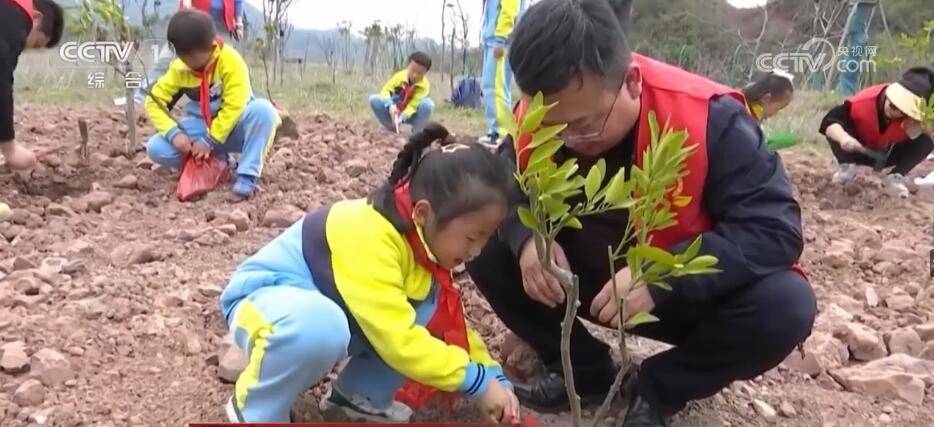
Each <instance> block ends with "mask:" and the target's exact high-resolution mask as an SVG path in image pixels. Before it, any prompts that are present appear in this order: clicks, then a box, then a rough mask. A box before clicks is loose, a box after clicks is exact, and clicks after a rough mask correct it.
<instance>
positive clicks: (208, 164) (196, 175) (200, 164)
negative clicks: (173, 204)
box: [175, 156, 229, 202]
mask: <svg viewBox="0 0 934 427" xmlns="http://www.w3.org/2000/svg"><path fill="white" fill-rule="evenodd" d="M228 174H229V172H228V170H227V162H226V161H225V160H224V159H221V158H219V157H217V156H210V158H209V159H208V160H202V159H196V158H194V157H192V156H188V157H187V158H185V163H184V164H183V165H182V175H181V176H180V177H179V178H178V189H177V190H176V191H175V196H176V197H178V200H179V201H182V202H190V201H192V200H195V199H197V198H199V197H201V196H203V195H205V194H207V193H210V192H211V191H213V190H214V189H215V188H217V186H218V185H221V184H223V183H224V182H226V181H227V177H228Z"/></svg>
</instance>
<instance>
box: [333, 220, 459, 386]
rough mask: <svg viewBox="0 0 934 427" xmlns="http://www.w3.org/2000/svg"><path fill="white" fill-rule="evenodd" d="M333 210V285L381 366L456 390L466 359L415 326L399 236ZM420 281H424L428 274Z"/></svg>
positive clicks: (389, 227) (403, 247)
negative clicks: (380, 359)
mask: <svg viewBox="0 0 934 427" xmlns="http://www.w3.org/2000/svg"><path fill="white" fill-rule="evenodd" d="M335 208H337V207H336V206H335V207H333V208H332V213H331V214H330V218H329V219H328V224H327V235H328V245H329V246H330V248H331V264H332V268H333V272H334V284H335V285H336V287H337V289H338V291H339V293H340V295H341V297H342V298H343V299H344V302H345V304H346V305H347V309H348V310H349V311H350V313H351V314H352V315H353V317H354V319H355V320H356V321H357V323H358V325H359V326H360V329H361V331H362V332H363V334H364V335H365V336H366V338H367V340H368V341H369V342H370V344H371V345H372V346H373V348H374V349H375V350H376V352H377V353H378V354H379V356H380V357H381V358H382V359H383V360H384V361H385V362H386V364H388V365H389V366H390V367H391V368H392V369H394V370H395V371H397V372H399V373H400V374H402V375H403V376H405V377H406V378H410V379H412V380H415V381H417V382H420V383H422V384H427V385H429V386H432V387H435V388H438V389H440V390H445V391H455V390H458V389H459V388H460V387H461V386H462V385H463V384H464V382H465V378H466V377H467V370H468V365H470V357H469V356H468V353H467V352H466V351H465V350H464V349H462V348H460V347H457V346H452V345H448V344H447V343H445V342H444V341H442V340H440V339H438V338H435V337H434V336H432V335H431V334H430V333H429V332H428V330H427V329H425V328H424V327H422V326H419V325H417V324H416V323H415V309H414V308H413V307H412V305H411V304H410V302H409V299H408V297H407V296H406V292H405V291H404V285H403V284H404V282H405V281H406V278H405V277H404V274H403V271H404V270H403V269H404V266H403V263H404V259H405V257H406V256H408V257H411V254H410V253H408V252H406V250H407V249H406V247H405V245H407V243H406V242H405V240H404V238H403V237H402V236H401V235H399V234H398V232H396V231H395V230H394V229H392V225H391V224H389V223H388V222H386V224H385V225H382V226H379V225H374V224H373V223H372V222H370V221H367V223H365V224H359V222H360V221H354V220H351V219H347V220H343V221H342V220H340V219H338V220H334V216H335V215H339V213H338V212H335V211H333V209H335ZM386 227H388V229H387V228H386ZM393 234H395V235H394V236H393ZM374 235H376V236H378V238H377V240H376V241H374ZM361 242H365V243H361ZM410 264H412V265H410V266H409V269H415V266H414V261H411V262H410ZM423 277H424V280H425V281H426V282H427V281H428V280H429V277H428V273H427V271H424V276H423Z"/></svg>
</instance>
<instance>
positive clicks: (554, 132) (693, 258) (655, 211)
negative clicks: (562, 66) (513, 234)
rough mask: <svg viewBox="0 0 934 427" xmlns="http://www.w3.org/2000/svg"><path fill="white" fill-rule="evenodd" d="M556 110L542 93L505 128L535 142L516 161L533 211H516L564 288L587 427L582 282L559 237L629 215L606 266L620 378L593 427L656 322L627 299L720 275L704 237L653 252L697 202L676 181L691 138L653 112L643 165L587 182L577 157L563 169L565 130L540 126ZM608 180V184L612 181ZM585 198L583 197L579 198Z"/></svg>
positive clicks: (566, 324)
mask: <svg viewBox="0 0 934 427" xmlns="http://www.w3.org/2000/svg"><path fill="white" fill-rule="evenodd" d="M554 106H555V104H551V105H544V98H543V96H542V94H541V93H539V94H537V95H536V96H535V97H534V98H533V99H532V100H531V102H530V104H529V106H528V109H527V110H526V112H525V114H524V115H523V117H522V120H521V123H515V122H514V121H513V122H511V123H506V128H507V129H506V130H507V132H508V133H509V134H510V135H512V136H513V140H514V141H519V139H520V138H519V136H521V135H528V137H529V138H530V142H529V143H528V145H527V146H526V147H524V148H520V149H519V151H518V152H517V153H516V157H517V159H518V158H520V157H522V156H523V155H526V154H527V153H526V151H530V153H528V154H530V155H529V158H528V163H527V164H526V165H525V168H524V169H523V168H520V167H517V169H516V174H515V175H516V180H517V181H518V183H519V186H520V188H521V189H522V191H523V192H524V193H525V194H526V196H528V205H523V206H520V207H519V209H518V215H519V219H520V220H521V221H522V223H523V224H524V225H525V226H526V227H527V228H529V229H530V230H531V231H532V234H533V237H532V239H533V243H534V244H535V248H536V250H537V251H538V255H539V260H540V262H541V264H542V266H543V268H544V269H545V271H547V272H548V273H549V274H551V275H552V276H554V277H555V278H556V279H557V280H558V282H560V283H561V286H562V287H563V288H564V291H565V295H566V304H565V312H564V318H563V321H562V323H561V366H562V370H563V373H564V378H565V384H566V388H567V393H568V400H569V401H570V408H571V417H572V421H573V425H574V426H575V427H580V426H582V425H583V421H582V418H581V402H580V397H579V396H578V394H577V391H576V389H575V384H574V372H573V368H572V366H571V356H570V341H571V330H572V325H573V323H574V320H575V318H576V316H577V310H578V309H579V307H580V298H579V283H578V277H577V275H575V274H574V273H573V272H571V271H568V270H566V269H564V268H561V267H560V266H558V265H557V264H556V263H555V260H554V258H553V256H552V255H551V254H552V252H551V250H552V246H553V245H554V244H555V239H556V238H557V236H558V234H559V233H560V232H561V230H563V229H564V228H566V227H570V228H576V229H580V228H582V227H583V225H582V223H581V221H580V218H582V217H585V216H588V215H597V214H601V213H605V212H608V211H612V210H620V209H627V210H628V211H629V216H628V221H627V224H626V230H625V233H624V234H623V238H622V239H621V241H620V242H619V244H618V246H617V247H615V248H613V247H608V248H607V256H608V268H609V272H610V277H611V281H612V283H613V298H614V300H615V301H617V302H619V304H618V313H617V316H618V318H617V319H616V320H617V322H614V323H617V325H618V326H617V332H618V334H619V339H618V346H619V351H620V355H621V357H622V367H621V369H620V371H619V372H618V373H617V375H616V378H615V379H614V384H613V386H612V387H611V389H610V393H609V394H608V395H607V397H606V399H605V400H604V402H603V404H602V405H601V407H600V409H599V410H598V411H597V413H596V417H595V420H594V425H597V424H598V423H600V420H601V419H602V418H603V417H604V415H605V414H606V412H607V411H608V410H609V407H610V404H611V402H612V401H613V399H614V397H615V396H616V393H617V390H618V389H619V386H620V384H621V383H622V380H623V378H624V377H625V374H626V373H627V372H628V371H629V366H630V364H631V362H630V359H629V356H628V352H627V351H626V345H625V342H626V331H627V330H628V329H631V328H634V327H636V326H638V325H641V324H644V323H648V322H654V321H657V320H658V319H657V318H655V317H654V316H652V315H651V314H650V313H648V312H640V313H632V314H630V313H628V312H627V308H626V304H625V301H626V300H627V297H628V296H629V293H630V292H632V291H633V290H634V289H638V288H640V287H643V286H649V285H652V286H658V287H660V288H663V289H668V290H670V289H671V288H670V287H669V285H668V284H667V283H666V281H665V279H667V278H669V277H677V276H685V275H690V274H706V273H713V272H717V271H718V270H716V269H714V268H713V266H714V265H715V264H716V263H717V259H716V258H714V257H712V256H709V255H702V256H698V255H697V254H698V252H699V251H700V247H701V238H700V236H698V237H697V238H696V239H695V240H694V241H693V242H692V243H691V244H690V246H689V247H688V248H687V249H686V250H685V251H684V253H681V254H672V253H670V252H668V251H666V250H665V249H662V248H656V247H654V246H652V235H653V232H655V231H657V230H662V229H665V228H668V227H671V226H673V225H675V224H677V221H676V218H675V215H676V214H675V212H673V211H672V209H671V208H672V206H673V205H674V206H677V207H684V206H686V205H687V204H689V203H690V202H691V198H690V197H689V196H684V195H680V194H676V193H675V191H673V190H674V189H675V188H676V187H677V183H678V181H679V180H680V179H681V178H682V177H684V176H685V175H686V171H685V170H684V163H685V160H686V159H687V157H688V156H689V155H690V154H691V153H692V152H693V150H694V148H695V147H694V146H689V147H685V142H686V141H687V139H688V134H687V133H686V132H685V131H683V130H681V131H675V130H672V129H670V128H668V126H667V125H666V126H665V127H664V128H662V129H661V130H660V129H659V126H658V122H657V120H656V118H655V114H654V112H650V113H649V126H650V132H651V142H650V144H649V146H648V147H647V148H646V150H645V153H644V154H643V161H642V164H641V166H635V165H634V166H632V167H631V168H630V169H629V172H630V173H629V174H628V175H627V173H626V170H625V169H624V168H621V169H620V170H619V171H617V172H616V174H615V175H613V176H612V177H607V176H606V162H605V161H604V160H603V159H600V160H598V161H597V162H596V164H594V166H592V167H591V168H590V170H589V171H588V172H587V174H586V176H582V175H581V174H578V173H577V172H578V163H577V160H576V159H574V158H569V159H567V160H564V162H563V163H562V164H561V165H560V166H558V164H557V163H556V162H555V155H556V154H557V153H558V152H559V150H560V149H561V147H562V146H563V145H564V143H563V141H561V139H560V138H559V134H560V133H561V131H563V130H564V128H565V127H566V125H564V124H558V125H553V126H546V127H542V126H541V124H542V120H543V119H544V117H545V116H546V115H547V113H548V111H549V110H550V109H551V108H553V107H554ZM607 179H608V182H607ZM581 195H583V198H581V197H580V196H581ZM623 260H625V262H626V266H628V267H629V269H630V285H629V286H627V287H625V288H623V289H619V288H618V287H617V283H616V273H617V271H618V268H619V267H620V261H623Z"/></svg>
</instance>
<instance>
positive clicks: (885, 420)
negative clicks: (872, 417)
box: [879, 414, 892, 424]
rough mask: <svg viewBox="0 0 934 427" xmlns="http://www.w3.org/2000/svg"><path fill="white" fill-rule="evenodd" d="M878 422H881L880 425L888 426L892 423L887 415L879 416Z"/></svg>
mask: <svg viewBox="0 0 934 427" xmlns="http://www.w3.org/2000/svg"><path fill="white" fill-rule="evenodd" d="M879 422H881V423H883V424H888V423H890V422H892V417H890V416H889V415H888V414H880V415H879Z"/></svg>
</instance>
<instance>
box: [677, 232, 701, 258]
mask: <svg viewBox="0 0 934 427" xmlns="http://www.w3.org/2000/svg"><path fill="white" fill-rule="evenodd" d="M701 240H702V237H701V235H699V234H698V235H697V238H696V239H694V241H693V242H691V245H690V246H688V248H687V249H685V250H684V252H683V253H681V255H678V256H676V257H675V258H678V262H685V261H690V260H692V259H694V257H696V256H697V253H698V252H700V248H701Z"/></svg>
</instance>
